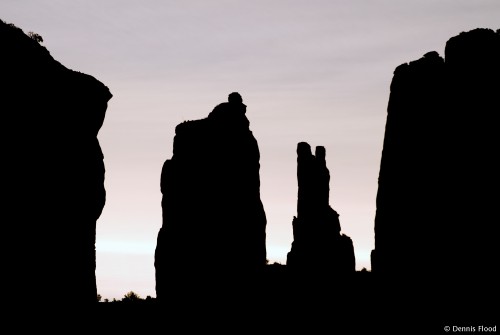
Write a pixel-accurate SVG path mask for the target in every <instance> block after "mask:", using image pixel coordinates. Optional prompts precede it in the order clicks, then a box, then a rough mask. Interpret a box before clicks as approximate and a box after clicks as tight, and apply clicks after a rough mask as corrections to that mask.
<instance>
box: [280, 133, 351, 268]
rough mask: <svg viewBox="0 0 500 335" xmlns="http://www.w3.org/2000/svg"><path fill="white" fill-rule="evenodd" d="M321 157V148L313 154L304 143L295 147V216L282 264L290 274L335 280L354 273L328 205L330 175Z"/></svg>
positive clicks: (347, 241) (346, 240) (347, 247)
mask: <svg viewBox="0 0 500 335" xmlns="http://www.w3.org/2000/svg"><path fill="white" fill-rule="evenodd" d="M325 156H326V151H325V148H324V147H322V146H317V147H316V152H315V155H313V154H312V152H311V146H310V145H309V144H308V143H306V142H300V143H299V144H298V145H297V182H298V199H297V216H296V217H294V218H293V242H292V247H291V250H290V252H289V253H288V255H287V263H286V265H287V268H288V269H289V272H290V273H292V274H305V275H308V276H312V277H314V276H315V274H321V275H322V276H328V277H330V276H333V277H336V276H337V277H338V276H343V275H346V274H353V273H354V272H355V256H354V248H353V244H352V240H351V238H350V237H348V236H347V235H345V234H341V233H340V230H341V229H340V221H339V214H338V213H337V212H336V211H335V210H334V209H333V208H332V207H330V204H329V198H330V172H329V170H328V168H327V167H326V160H325Z"/></svg>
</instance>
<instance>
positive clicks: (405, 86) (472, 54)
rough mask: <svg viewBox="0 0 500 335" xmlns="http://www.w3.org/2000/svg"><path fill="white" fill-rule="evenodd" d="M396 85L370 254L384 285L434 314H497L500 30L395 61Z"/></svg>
mask: <svg viewBox="0 0 500 335" xmlns="http://www.w3.org/2000/svg"><path fill="white" fill-rule="evenodd" d="M390 89H391V92H390V97H389V103H388V109H387V120H386V127H385V136H384V143H383V151H382V158H381V164H380V171H379V178H378V193H377V198H376V205H377V208H376V217H375V249H374V250H373V251H372V256H371V259H372V260H371V262H372V275H373V276H374V277H375V278H377V285H378V287H377V290H378V291H383V290H386V292H387V293H388V294H389V293H393V294H394V295H397V294H398V293H397V291H398V290H401V287H402V286H406V288H405V290H404V291H405V292H407V293H411V295H412V298H413V297H418V298H419V300H425V302H426V304H425V305H426V306H429V307H434V310H435V312H436V315H441V316H443V313H446V311H447V310H449V309H450V308H451V309H452V310H453V313H455V312H459V313H460V312H464V313H462V314H467V313H471V314H470V315H472V312H475V313H474V314H475V315H479V316H483V317H484V316H486V315H488V313H491V312H495V313H496V315H497V316H498V309H496V310H495V309H494V308H492V307H491V305H490V303H489V301H491V299H494V300H497V299H498V283H499V282H500V281H499V280H498V279H499V278H498V269H497V267H498V255H499V253H498V245H499V238H498V222H499V221H498V219H496V217H497V214H498V197H497V196H496V192H497V190H498V187H499V185H498V173H499V171H500V169H499V163H498V152H499V145H498V144H499V143H498V139H499V131H498V122H497V121H496V120H497V117H498V114H499V112H500V31H499V30H496V31H493V30H491V29H484V28H477V29H474V30H471V31H468V32H462V33H460V34H459V35H457V36H454V37H452V38H450V39H449V40H448V41H447V43H446V47H445V51H444V58H442V57H441V56H439V54H438V53H437V52H435V51H432V52H428V53H426V54H425V55H424V56H423V57H422V58H420V59H418V60H415V61H412V62H409V63H405V64H402V65H400V66H398V67H397V68H396V69H395V71H394V77H393V79H392V83H391V87H390ZM399 294H400V293H399ZM400 295H401V294H400ZM404 296H405V298H407V299H408V298H410V296H409V295H407V294H405V295H404ZM450 314H452V313H450ZM453 315H456V314H453Z"/></svg>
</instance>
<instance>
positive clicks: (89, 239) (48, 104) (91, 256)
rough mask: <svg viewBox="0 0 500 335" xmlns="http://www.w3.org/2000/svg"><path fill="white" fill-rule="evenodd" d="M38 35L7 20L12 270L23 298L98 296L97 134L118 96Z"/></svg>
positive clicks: (4, 59) (2, 26)
mask: <svg viewBox="0 0 500 335" xmlns="http://www.w3.org/2000/svg"><path fill="white" fill-rule="evenodd" d="M32 36H33V37H35V38H30V37H29V36H28V35H26V34H25V33H24V32H23V31H22V30H21V29H20V28H18V27H16V26H14V25H13V24H6V23H5V22H3V21H1V22H0V43H1V44H2V52H1V53H0V66H1V68H2V71H1V73H2V77H1V79H0V83H1V84H0V95H1V99H0V106H1V111H2V117H3V125H4V128H3V131H2V133H3V137H2V138H3V144H4V145H3V147H4V150H3V160H2V161H3V166H4V168H3V170H2V172H3V174H4V178H3V180H4V182H3V185H4V187H3V190H4V197H2V198H3V199H4V200H3V201H4V206H3V208H4V217H8V218H9V219H8V220H4V227H6V228H7V229H6V230H4V234H5V235H4V239H3V240H4V241H5V242H6V243H7V246H8V248H7V250H8V252H9V254H8V255H4V256H5V259H6V262H5V263H4V268H3V273H4V279H7V281H8V283H9V285H7V286H6V287H8V290H9V291H10V292H11V294H13V295H14V297H15V299H16V300H17V301H29V302H30V303H36V302H47V301H50V300H55V299H57V300H60V301H64V302H66V303H72V302H74V303H86V302H89V303H93V302H95V301H96V295H97V291H96V278H95V268H96V260H95V233H96V220H97V219H98V218H99V216H100V214H101V212H102V210H103V207H104V204H105V198H106V191H105V188H104V175H105V168H104V161H103V153H102V151H101V148H100V146H99V141H98V139H97V134H98V132H99V129H100V128H101V126H102V124H103V121H104V117H105V113H106V108H107V103H108V101H109V99H110V98H111V97H112V95H111V93H110V91H109V89H108V88H107V87H106V86H105V85H104V84H102V83H101V82H99V81H98V80H96V79H95V78H94V77H92V76H89V75H87V74H83V73H80V72H76V71H73V70H70V69H68V68H66V67H65V66H63V65H61V64H60V63H59V62H58V61H56V60H54V58H53V57H52V56H51V55H50V53H49V51H48V50H47V49H46V48H45V47H43V46H41V45H40V44H39V42H40V39H39V40H38V41H37V40H36V37H39V36H38V35H34V34H32ZM49 295H50V296H49ZM23 299H29V300H23Z"/></svg>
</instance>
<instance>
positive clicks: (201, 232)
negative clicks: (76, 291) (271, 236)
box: [155, 92, 266, 299]
mask: <svg viewBox="0 0 500 335" xmlns="http://www.w3.org/2000/svg"><path fill="white" fill-rule="evenodd" d="M245 112H246V105H245V104H243V102H242V98H241V96H240V95H239V94H238V93H236V92H234V93H231V94H230V95H229V101H228V102H225V103H221V104H219V105H217V106H216V107H215V108H214V110H213V111H212V112H211V113H210V114H209V115H208V117H207V118H204V119H201V120H194V121H187V122H183V123H181V124H179V125H178V126H177V127H176V129H175V132H176V135H175V138H174V149H173V156H172V159H167V160H166V161H165V163H164V165H163V169H162V175H161V191H162V194H163V199H162V209H163V225H162V228H161V229H160V231H159V233H158V240H157V246H156V251H155V269H156V294H157V298H159V299H164V298H165V297H166V296H167V295H169V294H172V293H176V292H175V291H176V290H178V287H176V286H175V285H182V286H183V288H189V289H190V290H195V289H196V290H198V289H199V288H200V287H203V286H204V285H208V287H206V288H207V289H208V290H210V289H213V287H211V285H214V284H216V283H217V284H222V283H224V282H226V281H227V282H231V281H233V280H234V281H235V282H237V281H238V278H241V276H244V275H246V274H252V273H255V272H258V271H260V269H262V268H263V267H264V266H265V265H266V246H265V239H266V215H265V212H264V208H263V205H262V202H261V199H260V175H259V170H260V153H259V147H258V144H257V141H256V139H255V138H254V136H253V134H252V132H251V131H250V129H249V121H248V119H247V117H246V116H245ZM219 286H222V285H219Z"/></svg>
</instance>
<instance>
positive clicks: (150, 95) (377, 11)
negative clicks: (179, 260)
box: [0, 0, 500, 300]
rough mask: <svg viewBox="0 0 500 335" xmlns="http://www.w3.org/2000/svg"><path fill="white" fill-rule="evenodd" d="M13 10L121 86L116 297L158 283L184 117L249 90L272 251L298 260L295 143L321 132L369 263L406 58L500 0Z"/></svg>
mask: <svg viewBox="0 0 500 335" xmlns="http://www.w3.org/2000/svg"><path fill="white" fill-rule="evenodd" d="M0 18H1V19H2V20H4V21H6V22H7V23H14V24H15V25H16V26H18V27H19V28H21V29H23V30H24V32H26V33H27V32H29V31H34V32H36V33H38V34H40V35H41V36H42V37H43V39H44V42H43V43H42V45H44V46H45V47H46V48H47V49H48V50H49V51H50V53H51V55H52V56H53V57H54V58H55V59H56V60H58V61H59V62H61V63H62V64H63V65H65V66H66V67H68V68H70V69H73V70H76V71H80V72H84V73H87V74H90V75H92V76H94V77H95V78H97V79H98V80H100V81H101V82H103V83H104V84H105V85H106V86H108V87H109V89H110V90H111V93H112V94H113V98H112V99H111V100H110V101H109V105H108V110H107V114H106V119H105V121H104V125H103V127H102V128H101V131H100V133H99V141H100V143H101V146H102V149H103V152H104V157H105V165H106V180H105V187H106V190H107V202H106V205H105V207H104V210H103V213H102V216H101V217H100V218H99V220H98V222H97V243H96V248H97V269H96V276H97V287H98V292H99V293H100V294H101V295H102V296H103V298H108V299H110V300H112V299H113V298H116V299H121V298H122V297H123V295H124V294H125V293H127V292H128V291H131V290H132V291H134V292H136V293H137V294H139V295H140V296H141V297H146V296H147V295H150V296H152V297H155V296H156V293H155V279H154V271H155V270H154V249H155V247H156V237H157V233H158V231H159V229H160V227H161V224H162V212H161V206H160V202H161V192H160V173H161V168H162V165H163V162H164V161H165V160H166V159H169V158H171V157H172V144H173V138H174V130H175V126H176V125H177V124H179V123H180V122H182V121H184V120H194V119H199V118H203V117H206V116H207V115H208V113H209V112H210V111H211V110H212V109H213V107H215V106H216V105H217V104H219V103H221V102H224V101H226V99H227V95H228V94H229V93H231V92H233V91H238V92H240V94H241V95H242V96H243V99H244V103H245V104H246V105H247V106H248V107H247V117H248V119H249V120H250V128H251V130H252V132H253V134H254V136H255V137H256V139H257V141H258V143H259V148H260V152H261V161H260V163H261V171H260V176H261V198H262V201H263V204H264V209H265V211H266V215H267V221H268V223H267V230H266V232H267V241H266V244H267V255H268V259H269V261H270V262H280V263H282V264H285V263H286V254H287V252H288V251H289V250H290V247H291V243H292V238H293V237H292V218H293V216H294V215H295V214H296V199H297V180H296V168H297V166H296V152H295V150H296V146H297V143H298V142H301V141H306V142H308V143H309V144H310V145H311V146H312V147H314V146H317V145H322V146H324V147H325V148H326V158H327V166H328V168H329V170H330V174H331V182H330V189H331V190H330V205H331V206H332V208H333V209H335V210H336V211H337V212H338V213H339V214H340V223H341V228H342V233H344V234H346V235H348V236H350V237H351V238H352V240H353V243H354V250H355V255H356V268H357V269H358V270H359V269H361V268H363V267H366V268H367V269H370V251H371V250H372V249H373V247H374V231H373V228H374V219H375V209H376V207H375V199H376V193H377V178H378V172H379V164H380V158H381V153H382V142H383V136H384V127H385V119H386V110H387V102H388V98H389V85H390V82H391V79H392V74H393V71H394V69H395V68H396V67H397V66H398V65H400V64H402V63H406V62H409V61H412V60H415V59H418V58H420V57H421V56H423V55H424V54H425V53H427V52H428V51H433V50H434V51H437V52H438V53H439V54H440V55H441V56H444V47H445V43H446V41H447V40H448V39H449V38H450V37H452V36H455V35H458V34H459V33H460V32H462V31H468V30H471V29H474V28H478V27H481V28H490V29H495V30H496V29H498V28H500V26H499V22H500V20H499V19H500V1H499V0H474V1H471V0H418V1H415V0H411V1H401V0H380V1H374V0H372V1H368V0H365V1H353V0H342V1H340V0H324V1H318V0H294V1H291V0H290V1H285V0H278V1H277V0H275V1H270V0H255V1H248V0H244V1H242V0H238V1H229V0H226V1H222V0H213V1H207V0H205V1H202V0H199V1H191V0H186V1H173V0H168V1H165V0H150V1H131V0H99V1H97V0H72V1H67V0H45V1H39V0H26V1H19V0H2V1H1V2H0ZM68 112H71V110H68ZM228 252H229V250H228ZM189 261H196V260H189Z"/></svg>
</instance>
